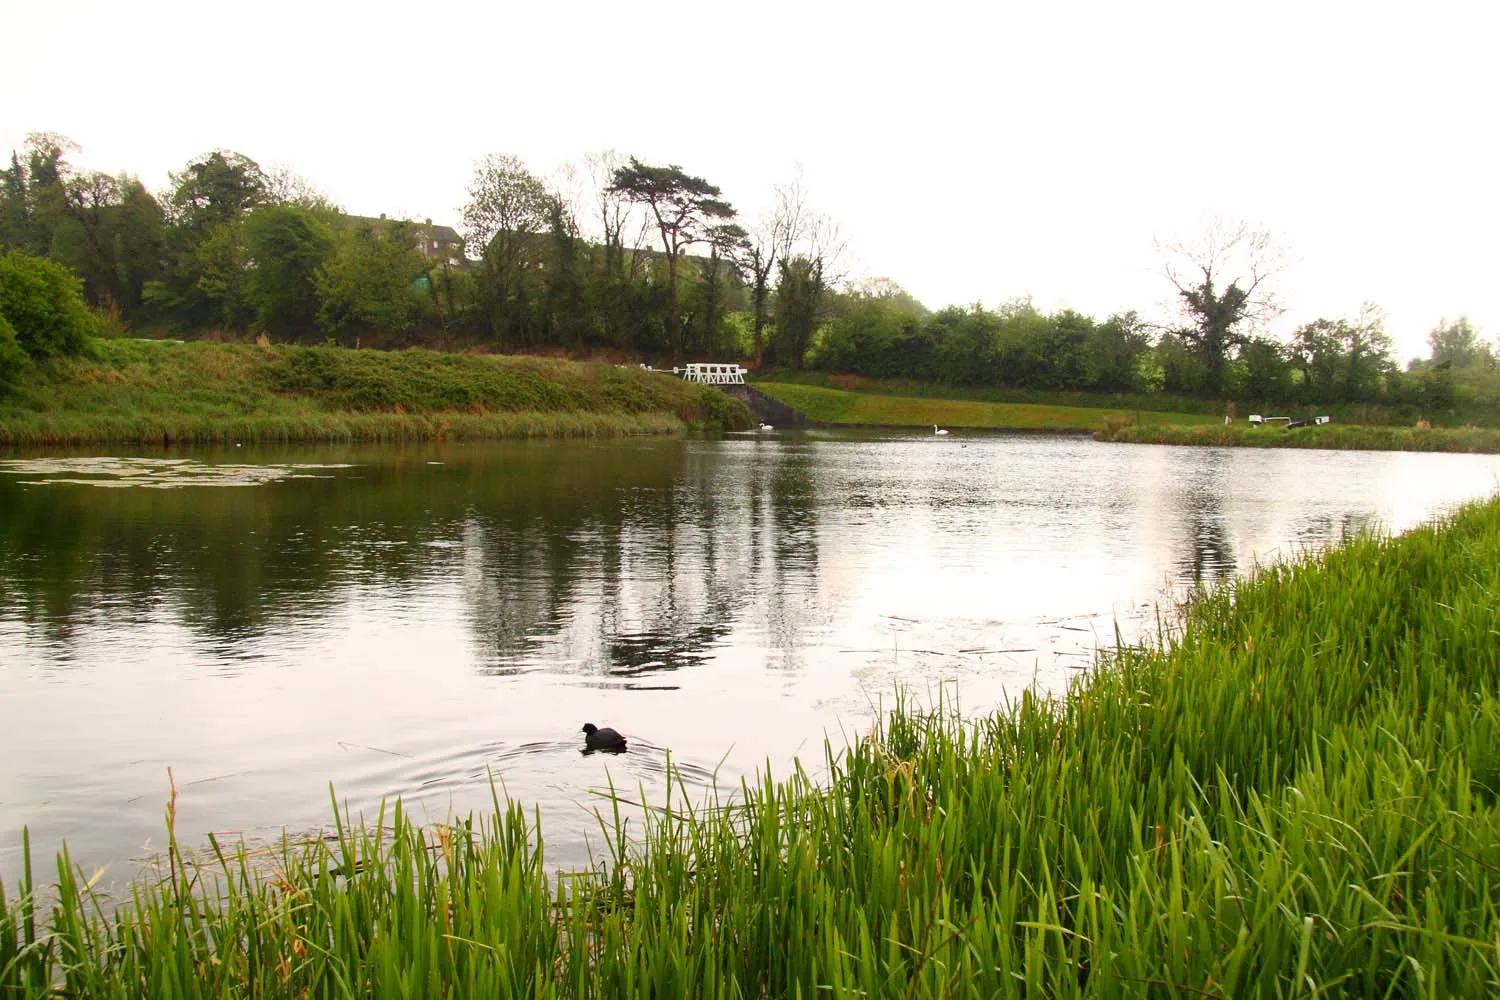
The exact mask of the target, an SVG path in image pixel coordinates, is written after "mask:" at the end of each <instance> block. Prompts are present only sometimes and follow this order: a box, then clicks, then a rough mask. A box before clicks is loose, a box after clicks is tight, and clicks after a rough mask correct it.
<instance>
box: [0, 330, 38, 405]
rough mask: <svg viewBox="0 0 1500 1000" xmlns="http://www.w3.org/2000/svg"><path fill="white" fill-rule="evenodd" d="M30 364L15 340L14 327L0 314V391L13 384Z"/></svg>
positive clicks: (29, 360)
mask: <svg viewBox="0 0 1500 1000" xmlns="http://www.w3.org/2000/svg"><path fill="white" fill-rule="evenodd" d="M29 364H31V359H30V358H29V357H27V356H26V352H25V351H24V350H22V349H21V345H20V344H18V343H17V342H16V331H15V328H14V327H12V326H11V325H10V321H9V320H7V319H6V318H5V317H4V316H3V315H0V392H4V391H5V390H7V389H9V388H10V387H11V386H13V385H15V383H16V378H17V377H18V376H19V375H20V374H21V372H22V371H23V370H24V369H25V368H26V366H27V365H29Z"/></svg>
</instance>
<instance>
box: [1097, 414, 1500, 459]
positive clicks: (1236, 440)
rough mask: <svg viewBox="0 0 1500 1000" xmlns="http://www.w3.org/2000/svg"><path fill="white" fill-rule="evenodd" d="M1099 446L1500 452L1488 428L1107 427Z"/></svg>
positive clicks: (1499, 437)
mask: <svg viewBox="0 0 1500 1000" xmlns="http://www.w3.org/2000/svg"><path fill="white" fill-rule="evenodd" d="M1094 439H1095V440H1097V441H1121V442H1126V443H1130V444H1181V445H1209V446H1216V447H1224V448H1331V449H1342V450H1362V451H1451V452H1484V453H1489V454H1493V453H1497V452H1500V430H1496V429H1493V428H1488V427H1349V426H1345V425H1343V424H1325V425H1323V426H1319V427H1299V428H1297V429H1296V430H1291V431H1288V430H1286V429H1284V428H1281V427H1252V426H1250V425H1248V424H1245V423H1238V424H1210V425H1207V426H1201V427H1182V426H1175V425H1170V424H1133V423H1129V422H1126V421H1118V420H1112V421H1107V422H1105V424H1104V425H1103V426H1102V427H1101V428H1100V429H1099V430H1097V431H1095V432H1094Z"/></svg>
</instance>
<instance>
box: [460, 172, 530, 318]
mask: <svg viewBox="0 0 1500 1000" xmlns="http://www.w3.org/2000/svg"><path fill="white" fill-rule="evenodd" d="M548 204H549V203H548V195H547V188H546V185H544V184H543V183H542V182H541V180H540V179H539V178H538V177H537V176H536V175H535V174H533V173H532V172H531V171H530V170H527V169H526V164H525V163H523V162H522V161H521V159H520V157H517V156H510V155H503V154H491V155H490V156H486V157H485V158H484V159H483V160H480V161H479V163H478V165H477V166H476V167H475V168H474V180H473V182H472V183H471V184H470V185H469V202H468V204H467V205H465V206H464V213H463V224H464V246H465V247H466V248H467V251H468V252H469V253H470V254H473V255H477V256H478V258H479V260H480V262H481V266H480V296H481V298H482V299H483V302H484V311H485V318H486V321H487V323H488V325H489V327H490V332H491V333H492V334H493V335H494V336H496V337H498V338H500V340H501V341H502V342H506V343H512V344H515V343H524V342H526V340H527V339H528V338H529V334H528V330H529V325H530V324H529V320H530V315H529V305H528V303H527V293H526V284H527V282H526V271H527V269H528V267H529V266H530V265H531V264H533V263H535V262H536V261H537V259H538V257H539V255H540V250H541V247H542V245H543V242H544V241H543V238H542V235H541V234H543V233H545V232H546V231H547V224H548Z"/></svg>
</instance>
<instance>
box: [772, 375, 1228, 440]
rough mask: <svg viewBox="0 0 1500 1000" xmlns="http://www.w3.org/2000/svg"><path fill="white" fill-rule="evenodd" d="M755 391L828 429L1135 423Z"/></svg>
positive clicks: (1018, 409) (1075, 411)
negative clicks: (831, 426) (848, 426)
mask: <svg viewBox="0 0 1500 1000" xmlns="http://www.w3.org/2000/svg"><path fill="white" fill-rule="evenodd" d="M755 387H756V388H757V389H760V390H761V391H762V392H764V393H766V395H768V396H773V397H775V398H776V399H779V400H781V401H782V402H783V403H786V404H787V405H788V406H791V407H793V408H794V409H797V410H801V411H802V412H803V413H805V414H806V415H807V418H808V419H809V420H813V421H816V422H818V423H828V424H863V425H871V426H884V427H923V426H926V427H931V426H932V425H933V424H937V425H939V426H941V427H946V428H972V429H985V430H999V429H1007V428H1011V429H1017V430H1074V431H1080V432H1084V431H1093V430H1096V429H1098V428H1100V427H1103V426H1104V423H1105V421H1106V420H1108V419H1109V418H1111V417H1113V418H1115V419H1116V420H1131V419H1134V418H1135V416H1136V413H1135V411H1133V410H1121V409H1107V408H1104V407H1091V406H1054V405H1050V404H1045V403H992V402H982V401H977V400H965V399H934V398H930V397H916V396H886V395H873V394H868V393H860V392H846V391H844V390H842V389H826V388H821V387H818V386H810V385H796V384H793V383H789V382H756V383H755ZM1151 419H1152V420H1153V421H1157V422H1165V423H1170V424H1181V425H1188V426H1191V425H1198V424H1213V423H1221V422H1222V420H1223V418H1222V417H1220V416H1213V415H1210V414H1204V413H1153V414H1151Z"/></svg>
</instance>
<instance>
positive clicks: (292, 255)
mask: <svg viewBox="0 0 1500 1000" xmlns="http://www.w3.org/2000/svg"><path fill="white" fill-rule="evenodd" d="M333 246H334V243H333V233H332V232H331V231H330V230H329V228H328V226H327V225H325V224H324V222H323V221H322V220H321V219H319V218H318V217H317V215H316V214H314V213H313V212H312V211H311V210H310V209H307V208H303V207H302V206H300V205H296V204H292V203H284V204H279V205H277V204H273V205H261V206H259V207H257V208H255V209H252V210H251V212H250V214H249V215H248V216H246V217H245V250H246V254H247V256H248V259H249V262H250V276H249V281H248V283H247V285H246V288H245V296H246V300H247V303H248V305H249V306H250V307H251V308H253V309H254V310H255V322H256V325H257V326H259V327H260V328H261V329H262V330H264V331H265V332H266V333H268V334H271V335H272V336H275V337H303V336H306V335H308V334H310V333H312V331H313V327H314V325H315V322H316V320H317V315H318V287H317V275H318V269H319V268H321V267H322V266H323V264H324V263H325V262H326V261H327V260H328V258H329V256H330V255H331V254H332V252H333Z"/></svg>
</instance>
